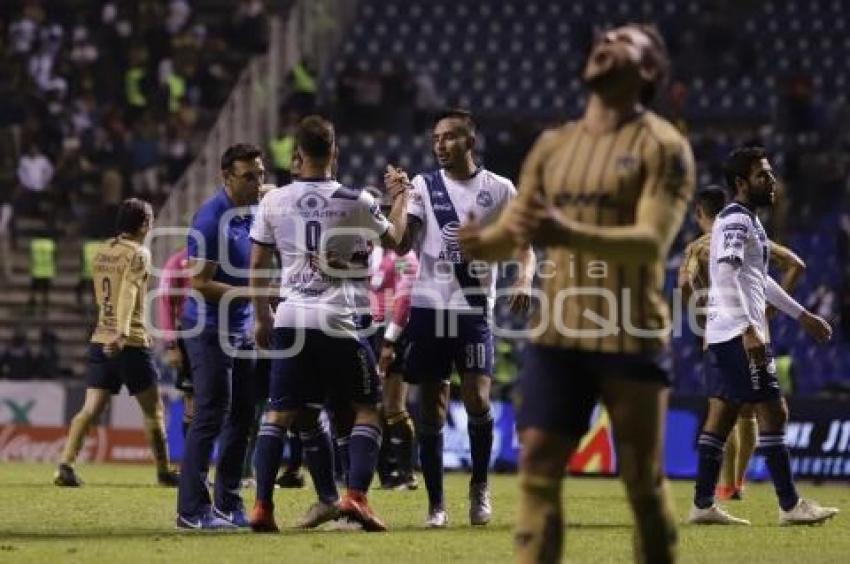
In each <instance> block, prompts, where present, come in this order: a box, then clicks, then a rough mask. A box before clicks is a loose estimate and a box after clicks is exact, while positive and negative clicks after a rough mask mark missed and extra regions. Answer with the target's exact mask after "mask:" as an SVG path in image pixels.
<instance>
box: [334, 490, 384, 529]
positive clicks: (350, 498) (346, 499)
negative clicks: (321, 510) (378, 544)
mask: <svg viewBox="0 0 850 564" xmlns="http://www.w3.org/2000/svg"><path fill="white" fill-rule="evenodd" d="M339 512H340V514H342V515H343V516H345V517H348V518H350V519H353V520H354V521H357V522H358V523H360V524H361V525H362V526H363V530H364V531H367V532H370V533H379V532H383V531H386V530H387V526H386V525H385V524H384V522H383V521H381V519H380V518H379V517H378V516H377V515H375V512H374V511H372V508H371V507H369V501H368V500H367V499H366V494H364V493H362V492H358V491H356V490H348V491H347V492H346V494H345V495H344V496H343V498H342V500H341V501H340V502H339Z"/></svg>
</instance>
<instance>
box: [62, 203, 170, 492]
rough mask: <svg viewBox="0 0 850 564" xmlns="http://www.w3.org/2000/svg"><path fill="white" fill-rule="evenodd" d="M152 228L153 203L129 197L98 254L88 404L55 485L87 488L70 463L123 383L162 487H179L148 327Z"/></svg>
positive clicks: (73, 429) (73, 423)
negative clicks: (112, 233) (114, 233)
mask: <svg viewBox="0 0 850 564" xmlns="http://www.w3.org/2000/svg"><path fill="white" fill-rule="evenodd" d="M152 225H153V210H152V209H151V206H150V204H149V203H147V202H145V201H142V200H138V199H136V198H130V199H128V200H124V201H123V202H122V203H121V206H120V207H119V208H118V218H117V221H116V230H117V231H118V235H117V236H115V237H113V238H112V239H109V240H108V241H106V242H105V243H103V244H102V245H101V246H100V248H99V249H98V251H97V253H96V254H95V257H94V262H93V267H92V268H93V278H94V288H95V299H96V301H97V305H98V317H97V326H96V327H95V330H94V334H92V337H91V344H90V345H89V353H88V372H87V376H86V399H85V403H84V404H83V407H82V409H81V410H80V411H79V412H78V413H77V415H75V416H74V419H73V420H72V421H71V426H70V429H69V431H68V441H67V442H66V443H65V448H64V449H63V450H62V455H61V457H60V459H59V468H58V469H57V471H56V475H55V477H54V480H53V483H55V484H56V485H57V486H80V485H82V483H83V482H82V480H80V478H79V476H77V474H76V472H74V468H73V466H72V465H73V464H74V461H75V460H76V458H77V455H78V454H79V453H80V449H81V448H82V446H83V441H84V440H85V438H86V433H87V432H88V430H89V427H90V425H91V424H92V423H94V422H96V421H97V420H98V418H99V417H100V415H101V413H103V410H104V409H105V408H106V406H107V404H108V403H109V399H110V395H112V394H117V393H119V392H120V391H121V387H122V386H127V391H128V392H129V393H130V395H132V396H135V398H136V401H138V402H139V407H141V408H142V414H143V416H144V425H145V433H146V434H147V436H148V440H149V441H150V445H151V451H152V452H153V455H154V459H156V469H157V473H156V476H157V482H158V483H159V484H160V485H163V486H176V485H177V480H178V477H177V474H176V473H175V472H173V471H172V470H171V469H170V468H169V466H168V441H167V439H166V436H165V421H164V419H163V407H162V400H161V399H160V397H159V391H158V389H157V385H156V383H157V379H158V377H159V374H158V373H157V370H156V367H155V366H154V363H153V353H152V352H151V348H150V345H151V343H150V338H149V336H148V334H147V331H146V330H145V326H144V319H145V302H146V299H147V296H146V295H145V294H146V293H147V285H148V276H149V274H150V261H151V259H150V251H149V250H148V249H147V248H145V247H144V246H143V245H142V242H143V241H144V239H145V236H146V235H147V234H148V231H150V229H151V226H152Z"/></svg>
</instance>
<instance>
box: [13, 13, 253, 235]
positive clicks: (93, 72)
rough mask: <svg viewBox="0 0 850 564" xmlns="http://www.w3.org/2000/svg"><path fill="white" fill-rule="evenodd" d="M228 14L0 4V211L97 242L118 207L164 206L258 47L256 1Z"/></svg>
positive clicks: (109, 226) (107, 229)
mask: <svg viewBox="0 0 850 564" xmlns="http://www.w3.org/2000/svg"><path fill="white" fill-rule="evenodd" d="M228 4H229V5H228V6H224V8H226V10H227V11H226V12H225V14H224V15H226V18H221V17H219V18H218V19H216V18H215V17H214V16H215V14H212V15H209V17H207V16H208V15H207V14H204V13H203V10H204V8H205V6H204V3H202V2H194V1H192V2H190V1H188V0H138V1H127V0H123V1H121V0H50V1H47V0H4V1H3V2H0V37H1V38H2V41H0V97H2V100H3V104H2V105H0V202H12V203H13V208H12V212H13V216H18V217H26V216H35V215H38V216H41V217H45V218H49V219H50V223H51V225H50V227H51V228H54V229H64V228H65V226H68V225H75V224H77V225H82V226H84V229H85V231H86V233H84V234H85V235H88V236H95V237H96V236H101V235H103V234H104V233H105V232H108V231H109V229H111V224H112V217H113V216H112V210H113V209H114V207H115V206H116V205H117V204H118V203H119V202H120V201H121V199H122V198H124V197H127V196H130V195H137V196H140V197H144V198H147V199H149V200H151V201H153V202H154V203H161V202H162V201H164V199H165V198H166V197H167V195H168V189H169V186H170V185H171V184H172V183H173V182H174V181H175V180H176V179H177V178H178V177H179V176H180V174H181V173H182V171H183V170H184V169H185V167H186V166H187V164H188V163H189V162H191V159H192V157H193V155H194V154H195V153H196V152H197V150H198V147H199V145H200V142H202V141H203V139H202V137H201V135H200V134H201V133H202V132H204V131H206V130H207V129H208V126H209V124H210V123H211V122H212V120H213V119H214V118H215V116H216V115H217V113H218V111H219V108H220V107H221V105H222V104H223V103H224V101H225V100H226V99H227V96H228V95H229V93H230V90H231V88H232V85H233V83H234V80H235V79H236V78H237V77H238V75H239V72H240V71H241V70H242V68H243V67H244V63H245V61H246V58H247V57H249V56H250V55H251V54H254V53H262V52H265V50H266V48H267V42H268V35H269V34H268V21H267V14H266V6H265V4H264V3H263V2H262V0H240V1H238V2H232V3H228Z"/></svg>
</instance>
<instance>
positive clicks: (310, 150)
mask: <svg viewBox="0 0 850 564" xmlns="http://www.w3.org/2000/svg"><path fill="white" fill-rule="evenodd" d="M335 143H336V132H335V131H334V126H333V124H332V123H331V122H330V121H328V120H326V119H325V118H323V117H322V116H317V115H312V116H307V117H305V118H304V119H302V120H301V121H299V122H298V129H297V130H296V132H295V146H296V147H298V148H299V149H300V150H301V151H302V152H303V153H304V154H306V155H307V156H308V157H310V158H311V159H317V160H319V161H326V160H327V159H329V158H330V157H331V153H332V152H333V148H334V144H335Z"/></svg>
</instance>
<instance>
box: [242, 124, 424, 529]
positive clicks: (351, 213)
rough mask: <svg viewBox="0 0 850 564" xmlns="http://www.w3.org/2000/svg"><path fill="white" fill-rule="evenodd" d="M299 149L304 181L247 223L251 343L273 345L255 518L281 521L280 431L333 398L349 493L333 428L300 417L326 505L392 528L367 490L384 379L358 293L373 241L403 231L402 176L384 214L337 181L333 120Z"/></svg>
mask: <svg viewBox="0 0 850 564" xmlns="http://www.w3.org/2000/svg"><path fill="white" fill-rule="evenodd" d="M296 150H297V151H298V153H299V155H300V156H301V159H302V166H301V178H300V179H299V180H298V181H296V182H294V183H293V184H290V185H289V186H286V187H284V188H282V189H279V190H275V191H273V192H272V193H270V194H269V195H268V196H267V197H265V198H264V199H263V201H262V202H261V204H260V207H259V210H258V212H257V221H256V223H255V225H254V228H253V229H252V231H251V239H252V241H253V242H254V245H253V251H252V255H251V287H252V290H254V293H253V295H252V296H253V301H254V306H255V310H256V325H255V334H256V340H257V344H258V346H260V347H261V348H264V349H269V350H270V351H272V352H273V353H277V354H276V355H274V356H273V357H272V372H271V380H270V386H269V387H270V391H269V404H268V411H267V413H266V416H265V419H264V421H263V424H262V426H261V428H260V433H259V437H258V440H257V453H256V457H255V463H256V476H257V501H256V504H255V505H254V510H253V511H252V513H251V526H252V528H253V529H254V530H255V531H258V532H267V531H277V530H278V527H277V524H276V523H275V520H274V505H273V503H272V494H273V491H274V475H275V472H276V471H277V467H278V465H279V461H280V456H281V450H282V448H283V437H284V433H285V431H286V429H287V428H288V427H290V426H291V425H292V424H293V422H294V421H295V419H296V417H297V416H299V414H300V413H301V412H303V411H304V408H313V409H315V408H316V407H321V406H322V405H324V404H325V403H326V402H327V403H330V404H331V405H341V404H343V403H348V404H350V405H351V407H352V408H353V411H354V414H355V420H354V425H353V429H352V431H351V439H350V442H349V445H348V450H349V455H350V475H349V478H348V490H347V491H346V493H345V495H344V497H343V498H342V499H341V500H340V501H339V502H338V503H335V502H336V499H337V497H338V494H337V492H336V484H335V483H334V480H333V453H332V445H331V442H330V437H329V435H328V434H327V432H325V431H323V430H322V429H321V428H318V429H315V430H311V429H308V428H305V427H304V426H302V425H300V423H299V428H300V430H301V432H302V435H301V436H302V440H303V443H304V454H305V461H306V463H307V466H308V468H309V470H310V473H311V475H312V476H313V481H314V486H315V488H316V491H317V494H318V495H319V499H320V502H322V503H325V504H329V505H334V506H336V507H337V508H338V513H339V514H341V515H343V516H346V517H349V518H350V519H353V520H354V521H356V522H358V523H359V524H360V525H361V526H362V527H363V529H365V530H366V531H383V530H386V525H385V524H384V523H383V522H382V521H381V519H380V518H378V516H377V515H375V513H374V512H373V511H372V509H371V508H370V507H369V503H368V499H367V497H366V494H367V492H368V490H369V484H370V483H371V480H372V477H373V474H374V472H375V466H376V464H377V459H378V451H379V448H380V442H381V427H380V414H379V412H378V408H377V404H378V402H379V399H380V398H379V390H378V386H379V382H378V375H377V371H376V369H375V361H374V357H373V356H372V353H371V351H370V350H369V347H368V346H367V345H366V344H365V343H363V342H362V341H361V340H360V339H359V338H358V332H357V327H356V325H355V323H354V313H356V311H355V310H356V306H357V300H356V296H355V294H356V293H357V292H358V291H362V290H363V289H365V286H364V285H363V284H362V279H364V278H365V277H366V276H367V275H368V250H367V239H369V238H371V239H373V240H374V239H376V238H380V240H381V243H382V244H392V245H395V244H397V243H398V242H399V241H400V239H401V234H402V233H404V228H405V223H406V218H405V216H404V209H405V208H406V206H407V198H408V197H407V184H406V183H405V182H403V180H400V181H399V184H400V186H399V188H398V189H397V190H395V191H394V193H393V206H392V209H391V211H390V219H389V220H387V218H386V217H385V216H384V215H383V213H382V212H381V210H380V206H379V205H378V203H377V202H376V201H375V200H374V198H373V197H372V196H370V195H369V194H368V193H367V192H365V191H357V190H352V189H350V188H346V187H344V186H341V185H340V184H339V183H338V182H336V181H334V180H333V178H332V171H333V169H334V166H335V161H336V157H337V145H336V139H335V133H334V128H333V125H332V124H331V123H330V122H328V121H327V120H325V119H323V118H321V117H319V116H308V117H306V118H304V119H303V120H302V121H301V122H300V124H299V126H298V131H297V133H296ZM369 234H371V235H372V236H371V237H369V236H368V235H369ZM274 249H277V250H278V252H279V254H280V259H281V270H282V275H281V290H280V291H281V298H282V300H281V302H280V304H279V305H278V307H277V311H276V312H275V315H274V318H272V311H271V308H270V307H269V300H268V297H267V296H266V295H264V294H265V290H266V289H267V288H268V283H267V280H266V279H267V272H265V271H266V270H267V269H268V267H269V264H270V259H271V256H272V252H273V250H274ZM296 347H297V348H296ZM293 349H294V350H293ZM283 352H287V354H281V353H283ZM327 515H328V516H330V518H332V517H333V516H335V513H334V512H327Z"/></svg>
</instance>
